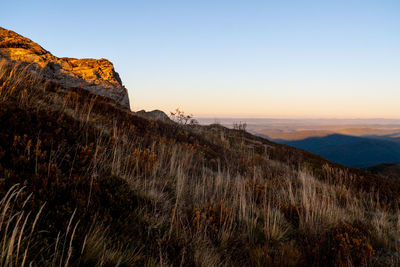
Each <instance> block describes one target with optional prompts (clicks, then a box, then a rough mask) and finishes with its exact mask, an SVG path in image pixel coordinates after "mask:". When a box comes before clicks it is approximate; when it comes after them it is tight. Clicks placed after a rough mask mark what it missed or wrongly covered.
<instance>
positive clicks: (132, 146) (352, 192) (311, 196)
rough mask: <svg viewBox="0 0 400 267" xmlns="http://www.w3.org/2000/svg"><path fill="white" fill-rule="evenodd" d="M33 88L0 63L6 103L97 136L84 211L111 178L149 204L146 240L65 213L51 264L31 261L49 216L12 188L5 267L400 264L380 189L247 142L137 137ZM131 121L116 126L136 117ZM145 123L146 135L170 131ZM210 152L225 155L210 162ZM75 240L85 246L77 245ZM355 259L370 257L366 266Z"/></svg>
mask: <svg viewBox="0 0 400 267" xmlns="http://www.w3.org/2000/svg"><path fill="white" fill-rule="evenodd" d="M35 77H36V78H35ZM37 77H40V76H36V75H34V76H32V74H31V71H30V68H29V67H25V66H16V67H15V66H14V67H12V68H11V67H10V65H9V63H7V62H4V61H2V62H0V102H1V103H7V102H13V103H17V105H18V106H19V107H22V108H32V107H34V108H35V109H36V110H40V109H44V108H46V109H51V110H52V111H54V112H57V114H65V115H66V116H69V117H71V118H73V119H74V120H75V121H77V122H78V123H79V129H80V131H81V132H82V135H83V136H84V137H85V138H86V139H89V137H87V136H88V134H87V132H88V131H89V130H88V129H90V130H91V131H93V132H94V136H95V137H94V138H95V139H94V140H91V142H87V144H86V145H87V148H86V150H85V151H86V152H87V154H88V155H90V159H89V160H88V162H89V163H88V164H87V165H85V172H84V174H85V175H84V176H85V177H87V179H88V182H89V183H90V190H89V191H88V192H87V200H86V201H87V202H86V207H89V206H90V204H91V203H92V202H93V201H95V200H94V196H93V194H94V191H95V189H96V188H95V184H96V181H97V180H98V178H99V177H102V176H104V175H105V174H111V175H115V176H118V177H121V178H123V179H124V180H125V181H126V182H127V186H128V187H129V190H130V191H131V192H134V193H135V194H136V195H138V196H140V198H141V199H144V202H143V203H140V205H139V208H138V209H136V210H132V213H135V214H136V216H137V218H138V220H140V221H143V222H144V223H143V224H145V225H146V226H145V227H144V228H143V229H142V228H140V229H141V230H140V231H142V232H141V233H140V235H141V236H137V237H136V236H134V235H132V236H130V237H129V238H125V237H123V236H118V235H117V236H115V234H114V236H112V234H111V233H109V232H110V230H112V229H111V228H109V226H108V225H106V223H105V222H102V221H101V218H100V221H99V222H98V223H97V222H95V221H92V220H90V221H84V220H86V219H85V217H84V215H85V214H84V211H82V210H75V211H70V220H69V221H68V223H67V227H66V228H65V229H63V230H62V231H60V232H58V233H57V238H56V240H55V241H54V243H53V244H51V246H50V248H49V249H48V250H52V253H51V256H52V258H51V260H49V261H43V260H42V259H38V258H37V257H33V256H29V255H30V253H31V252H30V251H31V247H32V245H31V244H34V243H40V240H35V238H40V235H39V234H35V232H36V231H39V230H37V227H36V223H37V222H38V220H39V218H40V216H41V213H42V212H43V213H46V212H47V210H46V207H44V208H43V209H40V211H39V212H37V213H36V214H35V215H34V214H33V213H29V212H28V213H27V212H26V211H25V210H24V206H25V203H29V201H30V200H29V196H28V197H27V196H26V193H24V192H25V189H24V190H23V189H18V187H17V186H15V187H12V188H11V189H10V190H9V191H8V193H7V194H5V195H4V197H3V199H2V201H1V202H0V209H1V220H0V234H1V237H2V241H1V242H2V243H1V253H0V261H1V265H2V266H24V265H27V264H28V262H27V259H28V258H29V259H36V260H37V261H38V262H40V263H42V264H46V265H49V266H69V265H81V266H110V265H112V266H114V265H115V266H119V265H121V266H132V265H134V264H141V265H148V266H153V265H160V266H163V265H181V266H189V265H196V266H232V265H243V264H253V265H260V266H261V265H265V264H267V265H281V264H282V265H286V266H295V265H322V264H327V265H343V266H353V265H357V263H359V264H360V265H368V264H369V265H371V264H374V265H382V266H385V265H392V266H396V265H397V264H398V258H399V255H400V251H399V240H400V234H399V233H400V212H399V210H398V209H396V208H395V207H394V206H395V205H394V204H393V205H392V206H391V207H388V206H387V205H386V204H383V203H382V201H381V200H380V196H381V195H380V194H379V192H377V190H369V191H368V190H365V189H364V188H362V187H360V188H355V187H352V184H353V183H356V182H357V181H356V179H357V176H356V175H354V174H353V173H352V172H350V171H347V170H346V169H341V168H335V167H333V166H331V165H329V164H326V165H324V166H323V167H322V168H320V169H319V171H320V172H322V174H323V175H322V176H323V178H324V179H320V177H319V176H318V177H317V175H315V174H314V173H313V170H312V169H311V170H310V169H309V168H304V166H299V165H294V164H293V165H290V164H287V163H285V162H283V161H279V160H272V159H271V157H272V155H274V153H277V152H276V151H274V149H275V150H276V149H277V148H276V147H275V148H274V147H270V146H267V145H265V144H262V143H260V142H259V141H254V140H250V141H251V142H250V141H249V139H248V138H247V137H245V135H244V133H242V132H241V131H228V130H226V129H221V128H219V127H214V128H211V129H210V128H205V127H200V126H174V127H176V129H175V128H173V129H172V130H174V131H176V134H174V137H171V136H168V133H166V134H164V135H165V136H163V134H154V135H150V134H151V133H148V132H146V131H145V130H143V132H140V131H141V130H140V129H139V128H140V127H141V125H140V124H139V123H137V124H134V123H133V124H129V123H128V122H127V123H126V125H122V124H121V123H123V121H122V122H121V120H120V118H119V117H118V116H117V115H115V114H114V115H113V113H111V115H109V114H102V113H101V112H100V111H99V109H98V108H97V106H96V105H97V103H98V101H103V100H101V98H100V100H99V98H98V97H92V96H91V97H90V98H89V100H88V101H83V102H82V100H81V96H80V95H79V94H77V93H75V92H65V91H62V89H54V88H53V90H51V91H49V90H48V89H46V88H47V87H46V86H48V85H46V84H44V83H43V81H41V79H40V78H37ZM21 88H23V89H21ZM60 91H61V92H60ZM82 103H83V104H82ZM125 113H126V112H125ZM125 113H123V115H120V116H123V118H126V117H124V116H127V118H131V117H132V118H133V117H134V116H133V115H130V114H128V115H127V114H125ZM118 114H119V113H118ZM109 116H110V117H109ZM140 122H141V121H140ZM141 123H142V122H141ZM143 123H147V124H146V125H149V126H146V127H150V126H151V127H154V128H151V130H152V129H159V128H161V127H167V126H160V125H156V124H155V123H154V122H143ZM35 134H38V133H35ZM175 136H176V138H175ZM193 136H194V137H193ZM196 136H200V137H201V138H203V139H204V140H203V139H200V137H196ZM190 138H193V139H195V141H193V140H191V139H190ZM196 138H198V139H196ZM246 138H247V139H246ZM179 140H184V141H179ZM198 140H200V141H198ZM201 142H204V144H203V143H201ZM89 143H90V144H89ZM212 145H213V146H215V147H217V148H220V149H221V151H222V152H221V153H220V154H217V156H215V153H214V152H213V151H214V150H210V147H211V146H212ZM210 151H211V152H213V153H214V154H212V153H211V152H210ZM53 152H54V153H51V152H49V154H51V155H56V156H54V157H53V158H51V160H50V159H49V158H48V157H45V158H46V160H48V161H52V162H58V161H61V159H62V154H63V150H56V151H53ZM49 166H50V165H49ZM72 172H73V170H72V169H71V174H70V176H72ZM3 174H4V173H3ZM1 178H5V179H7V178H6V177H1ZM22 196H24V197H26V198H27V199H26V201H23V200H21V197H22ZM21 201H22V202H23V204H21V205H17V204H15V203H20V202H21ZM391 203H398V199H392V200H391ZM14 206H18V207H19V208H18V209H15V208H14ZM119 223H120V224H121V225H122V224H124V223H125V222H123V223H122V222H119ZM131 223H132V222H131ZM83 224H84V225H90V227H89V228H84V227H83V226H82V225H83ZM343 225H344V226H343ZM82 227H83V228H82ZM132 227H133V226H132ZM135 227H136V226H135ZM80 229H82V230H81V231H82V232H83V233H84V235H83V236H84V238H81V239H80V240H77V237H76V234H77V231H79V230H80ZM42 230H43V229H42ZM346 231H348V232H346ZM82 232H81V233H82ZM146 238H151V239H150V240H149V239H146ZM340 238H343V240H344V242H347V243H346V245H348V247H347V251H348V254H346V255H344V254H343V252H342V251H341V250H339V249H337V250H335V249H332V248H331V247H329V246H335V244H343V243H340V242H342V241H343V240H342V239H340ZM120 240H124V241H120ZM335 242H336V243H335ZM326 246H328V247H329V248H328V250H326ZM357 246H358V247H357ZM370 247H371V249H369V248H370ZM34 251H38V250H37V249H35V250H34ZM332 251H337V252H332ZM324 253H327V255H324ZM356 253H365V261H359V259H358V258H357V257H355V256H354V255H355V254H356ZM313 257H314V259H313V260H310V258H313ZM32 261H34V260H32ZM40 263H39V264H40Z"/></svg>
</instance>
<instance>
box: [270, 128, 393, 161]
mask: <svg viewBox="0 0 400 267" xmlns="http://www.w3.org/2000/svg"><path fill="white" fill-rule="evenodd" d="M277 141H278V142H280V143H283V144H287V145H290V146H293V147H297V148H301V149H304V150H307V151H310V152H312V153H315V154H318V155H320V156H322V157H324V158H326V159H329V160H331V161H334V162H337V163H340V164H343V165H347V166H352V167H355V168H367V167H371V166H374V165H377V164H380V163H387V162H393V163H400V143H399V142H397V141H396V139H392V140H391V139H390V138H389V137H372V136H370V137H356V136H348V135H340V134H333V135H328V136H325V137H310V138H306V139H303V140H297V141H286V140H277Z"/></svg>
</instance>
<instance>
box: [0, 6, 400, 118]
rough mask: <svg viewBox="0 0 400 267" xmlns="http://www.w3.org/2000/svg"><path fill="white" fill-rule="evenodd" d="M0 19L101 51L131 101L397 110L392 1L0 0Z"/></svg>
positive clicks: (357, 112)
mask: <svg viewBox="0 0 400 267" xmlns="http://www.w3.org/2000/svg"><path fill="white" fill-rule="evenodd" d="M1 6H2V12H1V15H0V26H2V27H5V28H7V29H10V30H14V31H16V32H17V33H19V34H22V35H24V36H26V37H28V38H30V39H32V40H33V41H35V42H37V43H39V44H40V45H41V46H42V47H44V48H45V49H46V50H48V51H50V52H51V53H52V54H54V55H55V56H58V57H76V58H107V59H109V60H110V61H112V62H113V63H114V67H115V69H116V71H117V72H118V73H119V74H120V76H121V79H122V81H123V83H124V85H125V86H126V88H127V89H128V92H129V98H130V102H131V108H132V110H134V111H137V110H140V109H145V110H153V109H160V110H163V111H165V112H167V113H169V111H172V110H174V109H175V108H177V107H179V108H180V109H181V110H183V111H185V112H186V113H191V114H193V115H194V116H196V117H247V118H248V117H265V118H400V1H398V0H393V1H388V0H375V1H370V0H359V1H353V0H342V1H340V0H336V1H307V0H304V1H285V0H280V1H266V0H265V1H252V0H249V1H244V0H243V1H235V0H227V1H225V0H220V1H218V0H212V1H208V0H202V1H190V0H186V1H173V0H171V1H166V0H162V1H152V0H142V1H118V0H114V1H24V0H18V1H3V3H2V4H1Z"/></svg>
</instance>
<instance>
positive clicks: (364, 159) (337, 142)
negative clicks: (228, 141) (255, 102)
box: [199, 118, 400, 168]
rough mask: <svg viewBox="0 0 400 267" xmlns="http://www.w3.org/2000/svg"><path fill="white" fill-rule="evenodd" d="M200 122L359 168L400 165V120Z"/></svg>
mask: <svg viewBox="0 0 400 267" xmlns="http://www.w3.org/2000/svg"><path fill="white" fill-rule="evenodd" d="M199 121H200V123H202V124H211V123H220V124H222V125H224V126H226V127H233V125H234V124H235V123H236V124H237V123H242V124H243V123H246V125H247V131H249V132H251V133H253V134H256V135H259V136H262V137H265V138H267V139H269V140H272V141H275V142H278V143H281V144H287V145H290V146H293V147H297V148H301V149H304V150H307V151H309V152H312V153H315V154H317V155H320V156H323V157H325V158H327V159H329V160H331V161H334V162H337V163H340V164H343V165H347V166H352V167H356V168H368V167H373V166H375V165H378V164H382V163H395V164H400V120H395V119H254V118H253V119H247V118H223V119H209V118H200V119H199Z"/></svg>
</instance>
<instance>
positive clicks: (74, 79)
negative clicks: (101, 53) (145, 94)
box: [0, 27, 129, 109]
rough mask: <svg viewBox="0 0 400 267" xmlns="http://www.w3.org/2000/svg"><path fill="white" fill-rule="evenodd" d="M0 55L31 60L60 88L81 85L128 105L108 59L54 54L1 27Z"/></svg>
mask: <svg viewBox="0 0 400 267" xmlns="http://www.w3.org/2000/svg"><path fill="white" fill-rule="evenodd" d="M0 58H5V59H6V60H12V61H19V62H25V63H32V66H35V67H39V69H40V70H41V74H42V75H44V76H45V78H47V79H49V80H51V81H52V82H55V83H57V84H59V85H60V86H62V87H63V88H66V89H68V88H78V87H79V88H82V89H85V90H88V91H90V92H91V93H94V94H96V95H101V96H105V97H109V98H111V99H113V100H115V101H116V102H117V103H119V104H120V105H121V106H123V107H124V108H127V109H129V98H128V93H127V89H126V88H125V87H124V86H123V85H122V81H121V79H120V77H119V75H118V73H117V72H116V71H115V70H114V66H113V64H112V63H111V62H110V61H108V60H107V59H104V58H101V59H91V58H85V59H76V58H68V57H62V58H59V57H56V56H54V55H52V54H51V53H50V52H48V51H46V50H45V49H43V48H42V47H41V46H40V45H38V44H37V43H35V42H33V41H31V40H30V39H28V38H26V37H23V36H21V35H19V34H17V33H15V32H13V31H10V30H7V29H4V28H1V27H0Z"/></svg>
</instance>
